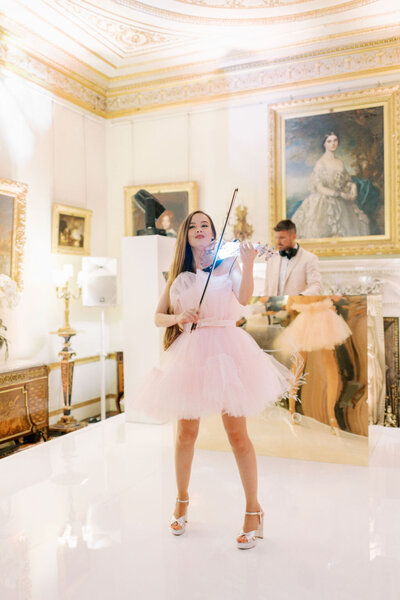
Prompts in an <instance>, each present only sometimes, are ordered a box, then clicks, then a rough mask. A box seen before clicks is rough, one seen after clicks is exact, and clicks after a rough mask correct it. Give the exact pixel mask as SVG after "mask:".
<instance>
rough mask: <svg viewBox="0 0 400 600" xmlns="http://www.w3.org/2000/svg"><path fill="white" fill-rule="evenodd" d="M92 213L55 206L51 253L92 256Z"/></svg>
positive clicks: (81, 209)
mask: <svg viewBox="0 0 400 600" xmlns="http://www.w3.org/2000/svg"><path fill="white" fill-rule="evenodd" d="M91 219H92V211H91V210H89V209H87V208H78V207H76V206H66V205H65V204H53V214H52V228H51V251H52V252H57V253H59V254H78V255H83V256H87V255H89V254H90V226H91Z"/></svg>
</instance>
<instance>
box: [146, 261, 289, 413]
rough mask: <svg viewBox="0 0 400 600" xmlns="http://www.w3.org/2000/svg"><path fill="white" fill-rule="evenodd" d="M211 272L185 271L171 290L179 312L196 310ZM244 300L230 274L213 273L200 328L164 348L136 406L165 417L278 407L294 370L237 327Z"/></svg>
mask: <svg viewBox="0 0 400 600" xmlns="http://www.w3.org/2000/svg"><path fill="white" fill-rule="evenodd" d="M207 275H208V274H207V273H205V272H203V271H201V270H198V271H197V273H191V272H188V271H185V272H184V273H181V274H180V275H178V277H177V278H176V279H175V281H174V282H173V284H172V286H171V289H170V298H171V305H172V309H173V311H174V313H175V314H178V313H181V312H183V311H184V310H188V309H191V308H195V307H197V306H198V304H199V299H200V296H201V293H202V290H203V288H204V285H205V282H206V278H207ZM240 312H241V311H240V304H239V302H238V300H237V299H236V296H235V295H234V293H233V291H232V280H231V278H230V276H229V274H224V275H214V274H213V275H212V276H211V279H210V283H209V286H208V288H207V292H206V295H205V297H204V300H203V303H202V306H201V309H200V313H199V321H198V323H197V328H196V329H195V330H194V331H193V332H190V329H191V324H190V323H188V324H186V325H185V326H184V331H183V333H181V335H180V336H179V337H178V338H177V339H176V340H175V341H174V342H173V343H172V344H171V346H170V347H169V348H168V349H167V350H166V351H165V352H164V355H163V360H162V363H161V367H160V368H159V369H153V370H152V371H151V372H150V373H149V374H148V375H147V376H146V377H145V379H144V380H143V382H142V384H141V385H140V387H139V390H138V395H137V397H136V399H135V409H137V410H138V411H139V412H140V413H142V414H143V415H146V416H149V417H152V418H156V419H158V420H162V421H168V420H174V419H197V418H200V417H204V416H206V415H210V414H215V413H227V414H229V415H231V416H235V417H241V416H249V415H255V414H257V413H259V412H261V411H262V410H263V409H264V408H265V407H266V406H268V405H272V404H274V403H275V401H276V400H278V399H279V397H280V396H281V395H283V394H284V393H285V392H286V391H287V390H288V389H289V388H290V385H289V383H288V380H289V370H288V369H287V368H286V367H284V366H283V365H281V364H280V363H279V362H278V361H277V360H276V359H274V358H273V357H271V356H269V355H268V354H266V353H265V352H263V350H261V348H260V347H259V346H258V344H257V343H256V342H255V341H254V339H253V338H252V337H251V336H250V335H249V334H248V333H246V332H245V331H243V330H242V329H240V328H239V327H236V321H237V320H238V319H239V318H240V316H241V315H240Z"/></svg>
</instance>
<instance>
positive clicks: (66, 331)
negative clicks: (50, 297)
mask: <svg viewBox="0 0 400 600" xmlns="http://www.w3.org/2000/svg"><path fill="white" fill-rule="evenodd" d="M72 274H73V268H72V265H65V266H64V269H63V270H62V271H57V272H56V273H55V280H56V294H57V298H58V299H59V300H64V324H63V326H62V327H60V328H59V329H58V330H57V331H52V332H51V333H52V334H55V335H59V336H60V337H61V338H63V340H64V341H63V342H62V348H61V351H60V352H59V353H58V356H59V357H60V368H61V384H62V391H63V403H64V406H63V415H62V417H61V418H60V420H59V421H58V422H57V423H56V424H55V425H52V429H55V430H57V431H60V432H61V433H68V432H70V431H75V430H76V429H80V428H81V427H84V426H85V424H83V423H80V422H79V421H77V420H76V419H75V417H73V416H72V414H71V406H72V404H71V398H72V382H73V377H74V364H75V363H74V360H73V357H74V356H75V355H76V353H75V352H74V350H73V349H72V347H71V338H72V337H73V336H74V335H76V334H77V333H78V332H77V331H75V329H73V328H72V327H71V325H70V322H69V303H70V300H71V298H72V299H74V300H78V299H79V298H80V296H81V287H80V285H79V276H78V289H79V292H78V295H74V294H73V293H72V292H71V291H70V289H69V279H70V277H72Z"/></svg>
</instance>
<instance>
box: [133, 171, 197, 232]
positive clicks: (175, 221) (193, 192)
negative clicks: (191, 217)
mask: <svg viewBox="0 0 400 600" xmlns="http://www.w3.org/2000/svg"><path fill="white" fill-rule="evenodd" d="M141 189H145V190H147V191H148V192H150V194H153V195H154V196H155V197H156V198H157V200H159V202H160V203H161V204H162V205H163V206H164V207H165V209H166V210H165V212H164V213H163V214H162V215H161V216H160V217H159V219H157V221H156V225H157V227H159V228H160V229H166V231H167V235H170V236H172V237H176V234H177V232H178V229H179V226H180V224H181V223H182V222H183V220H184V219H185V218H186V217H187V215H188V214H190V213H191V212H192V211H194V210H196V209H197V204H198V188H197V182H196V181H183V182H179V183H157V184H151V185H145V184H143V185H130V186H127V187H125V188H124V203H125V235H128V236H131V235H136V231H137V230H139V229H143V227H144V226H145V220H144V213H143V212H142V211H141V210H140V209H139V208H138V207H137V206H136V205H135V201H134V199H133V196H134V195H135V194H136V192H138V191H139V190H141ZM166 217H168V222H167V223H165V222H163V221H165V220H166Z"/></svg>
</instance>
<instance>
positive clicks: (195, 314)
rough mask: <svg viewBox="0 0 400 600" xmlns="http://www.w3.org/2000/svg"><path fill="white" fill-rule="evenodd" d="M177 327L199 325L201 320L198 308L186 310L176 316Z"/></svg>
mask: <svg viewBox="0 0 400 600" xmlns="http://www.w3.org/2000/svg"><path fill="white" fill-rule="evenodd" d="M176 319H177V320H176V323H177V325H184V324H185V323H197V321H198V319H199V311H198V309H197V308H190V309H189V310H185V311H183V312H182V313H180V314H179V315H177V316H176Z"/></svg>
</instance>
